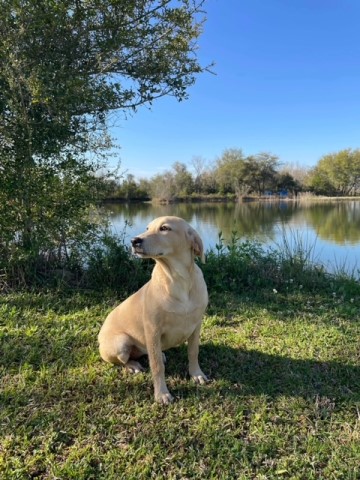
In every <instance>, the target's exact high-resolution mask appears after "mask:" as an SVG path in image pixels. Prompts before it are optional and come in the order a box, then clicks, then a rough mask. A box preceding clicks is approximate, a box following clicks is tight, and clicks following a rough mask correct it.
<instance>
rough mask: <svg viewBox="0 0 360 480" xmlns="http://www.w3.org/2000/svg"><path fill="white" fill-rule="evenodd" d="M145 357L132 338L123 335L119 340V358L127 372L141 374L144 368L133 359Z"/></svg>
mask: <svg viewBox="0 0 360 480" xmlns="http://www.w3.org/2000/svg"><path fill="white" fill-rule="evenodd" d="M141 355H143V353H142V352H140V351H139V350H138V349H137V348H136V347H135V346H134V344H133V342H132V340H131V338H130V337H129V336H128V335H126V334H125V333H123V334H122V335H119V337H118V338H117V355H116V356H117V358H118V360H119V361H120V362H121V363H122V364H123V365H124V367H125V368H126V370H128V371H129V372H131V373H140V372H143V371H144V367H143V366H142V365H141V364H140V363H139V362H137V361H136V360H134V359H133V357H135V358H138V357H140V356H141Z"/></svg>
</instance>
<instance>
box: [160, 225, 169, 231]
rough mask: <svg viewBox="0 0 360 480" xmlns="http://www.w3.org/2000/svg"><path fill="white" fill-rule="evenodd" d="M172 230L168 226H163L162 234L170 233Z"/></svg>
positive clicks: (161, 228)
mask: <svg viewBox="0 0 360 480" xmlns="http://www.w3.org/2000/svg"><path fill="white" fill-rule="evenodd" d="M170 230H171V228H170V227H168V226H166V225H161V227H160V232H170Z"/></svg>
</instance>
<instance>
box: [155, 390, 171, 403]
mask: <svg viewBox="0 0 360 480" xmlns="http://www.w3.org/2000/svg"><path fill="white" fill-rule="evenodd" d="M155 400H156V401H157V403H161V404H162V405H169V404H170V403H172V402H173V401H174V397H173V396H172V395H171V393H169V392H167V393H159V394H158V395H156V397H155Z"/></svg>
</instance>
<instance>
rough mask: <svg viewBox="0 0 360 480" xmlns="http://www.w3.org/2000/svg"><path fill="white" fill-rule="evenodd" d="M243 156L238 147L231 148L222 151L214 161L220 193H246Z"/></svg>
mask: <svg viewBox="0 0 360 480" xmlns="http://www.w3.org/2000/svg"><path fill="white" fill-rule="evenodd" d="M244 167H245V157H244V154H243V152H242V150H240V149H236V148H231V149H227V150H225V151H224V152H223V154H222V156H221V157H220V158H219V159H218V160H217V162H216V168H215V170H216V178H217V181H218V183H219V188H220V193H222V194H224V193H236V194H237V195H240V194H242V193H246V191H247V185H245V184H244V181H243V177H244Z"/></svg>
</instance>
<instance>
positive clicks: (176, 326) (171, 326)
mask: <svg viewBox="0 0 360 480" xmlns="http://www.w3.org/2000/svg"><path fill="white" fill-rule="evenodd" d="M201 320H202V314H201V313H200V312H192V313H191V314H185V315H184V314H182V315H174V314H172V315H165V316H164V321H163V324H162V332H161V346H162V349H163V350H166V349H168V348H172V347H175V346H177V345H180V344H181V343H184V342H186V340H187V339H188V338H189V337H190V336H191V335H192V333H193V332H194V330H195V329H196V327H197V326H198V325H199V324H200V323H201Z"/></svg>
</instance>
